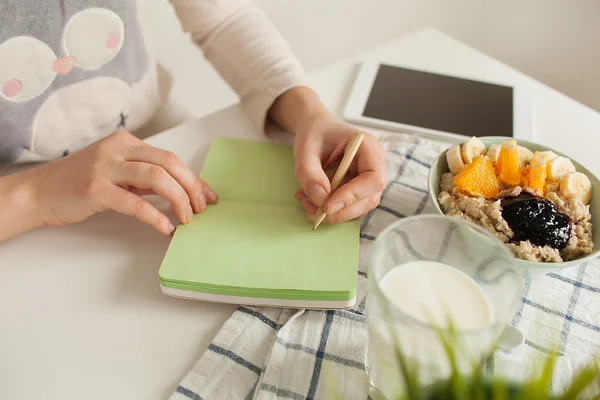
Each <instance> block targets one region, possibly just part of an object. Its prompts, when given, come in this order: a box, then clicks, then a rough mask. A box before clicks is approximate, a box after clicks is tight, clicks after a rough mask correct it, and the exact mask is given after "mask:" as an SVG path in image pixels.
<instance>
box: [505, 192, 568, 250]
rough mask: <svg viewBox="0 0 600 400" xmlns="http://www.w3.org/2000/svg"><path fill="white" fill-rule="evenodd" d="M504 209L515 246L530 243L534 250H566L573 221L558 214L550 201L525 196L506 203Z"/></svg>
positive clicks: (566, 216) (509, 199)
mask: <svg viewBox="0 0 600 400" xmlns="http://www.w3.org/2000/svg"><path fill="white" fill-rule="evenodd" d="M502 209H503V210H502V217H503V218H504V220H505V221H506V222H507V223H508V226H510V229H512V231H513V232H514V234H515V236H514V238H513V241H515V242H520V241H522V240H529V241H530V242H531V243H532V244H533V245H535V246H546V245H547V246H550V247H552V248H554V249H563V248H564V247H565V246H566V245H567V243H568V242H569V238H570V237H571V229H572V227H573V221H571V218H569V216H568V215H566V214H562V213H559V212H558V211H557V210H556V207H555V206H554V204H552V202H550V201H549V200H546V199H543V198H539V197H535V196H532V195H530V194H523V195H520V196H517V197H508V198H505V199H503V201H502Z"/></svg>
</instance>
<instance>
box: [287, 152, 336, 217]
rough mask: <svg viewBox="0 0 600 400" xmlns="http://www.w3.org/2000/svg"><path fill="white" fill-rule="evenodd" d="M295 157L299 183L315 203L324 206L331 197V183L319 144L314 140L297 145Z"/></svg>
mask: <svg viewBox="0 0 600 400" xmlns="http://www.w3.org/2000/svg"><path fill="white" fill-rule="evenodd" d="M319 142H320V141H319ZM294 157H295V159H296V166H295V174H296V179H297V180H298V183H300V186H301V187H302V190H303V191H304V193H306V194H307V196H308V197H309V198H310V199H311V200H312V202H313V203H314V204H317V205H319V206H322V205H323V204H324V203H325V201H327V198H328V197H329V193H330V191H331V183H330V182H329V179H327V175H326V174H325V171H323V165H322V163H321V159H320V148H319V144H317V141H312V142H305V143H304V144H302V145H299V146H297V147H295V148H294Z"/></svg>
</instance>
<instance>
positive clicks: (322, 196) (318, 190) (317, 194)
mask: <svg viewBox="0 0 600 400" xmlns="http://www.w3.org/2000/svg"><path fill="white" fill-rule="evenodd" d="M307 194H308V197H310V199H311V200H312V202H313V203H315V204H316V205H323V203H325V201H327V191H326V190H325V189H324V188H323V186H321V185H319V184H318V183H313V184H311V185H310V186H309V187H308V193H307Z"/></svg>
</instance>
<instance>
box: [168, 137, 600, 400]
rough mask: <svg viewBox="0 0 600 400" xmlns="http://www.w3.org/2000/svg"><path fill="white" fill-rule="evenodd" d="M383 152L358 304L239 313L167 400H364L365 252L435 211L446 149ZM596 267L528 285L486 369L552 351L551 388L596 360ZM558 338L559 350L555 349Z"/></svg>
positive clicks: (365, 230) (527, 361) (526, 362)
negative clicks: (398, 226) (436, 172)
mask: <svg viewBox="0 0 600 400" xmlns="http://www.w3.org/2000/svg"><path fill="white" fill-rule="evenodd" d="M380 140H381V142H382V143H383V144H384V146H385V147H386V149H387V153H388V161H387V174H388V179H389V184H388V186H387V187H386V189H385V191H384V193H383V197H382V201H381V205H380V206H379V207H377V209H375V210H373V211H372V212H370V213H369V214H368V215H367V216H365V217H364V218H363V220H362V224H361V243H360V264H359V271H358V297H357V304H356V306H355V307H354V308H353V309H351V310H347V311H309V310H291V309H284V310H282V309H272V308H255V307H240V308H239V309H238V310H237V311H236V312H235V313H234V314H233V316H232V317H231V318H230V319H229V320H228V321H227V322H226V323H225V325H224V326H223V328H222V329H221V331H220V332H219V334H218V335H217V336H216V338H215V339H214V341H213V342H212V343H211V344H210V346H209V348H208V350H207V351H206V352H205V354H204V355H203V356H202V357H201V359H200V360H199V361H198V362H197V364H196V365H195V366H194V368H193V370H192V371H190V372H189V373H188V375H187V376H186V377H185V378H184V379H183V380H182V382H181V383H180V385H179V387H178V388H177V390H176V392H175V393H173V395H172V397H171V399H172V400H189V399H192V400H201V399H207V400H208V399H228V400H229V399H261V400H262V399H279V398H282V399H298V400H300V399H307V400H312V399H326V398H331V397H332V392H331V391H330V390H331V389H332V388H337V389H338V390H339V391H340V393H339V394H340V395H341V398H343V399H367V398H368V395H367V391H368V381H367V377H366V373H365V365H364V358H365V349H366V345H367V332H366V325H365V322H366V317H365V313H364V312H365V298H366V283H367V273H366V271H367V257H368V250H369V246H370V245H371V243H372V241H373V240H374V238H375V237H376V236H377V235H378V234H379V232H381V231H382V230H383V229H384V228H385V227H387V226H388V225H390V224H391V223H393V222H394V221H396V220H397V219H398V218H403V217H404V216H408V215H414V214H420V213H427V212H433V209H432V208H431V206H430V203H429V195H428V193H427V189H426V183H427V173H428V170H429V167H430V164H431V163H432V162H433V160H434V159H435V157H436V156H437V155H438V154H439V153H440V152H442V151H443V150H444V149H445V148H446V147H447V145H444V144H441V143H439V142H433V141H428V140H424V139H418V138H415V137H412V136H408V135H401V134H392V135H390V134H388V135H382V136H380ZM599 267H600V262H599V261H598V260H594V262H590V263H587V264H586V265H581V266H579V267H575V268H569V269H565V270H562V271H560V272H559V273H552V274H549V275H544V276H541V277H536V278H535V279H533V280H532V279H529V278H527V279H526V287H525V291H524V293H523V298H522V302H521V304H520V305H519V307H518V309H517V311H516V313H515V315H514V318H513V320H512V323H513V325H515V326H517V327H519V328H520V329H521V330H522V331H523V333H524V334H525V337H526V339H527V340H526V342H525V344H524V345H522V346H520V347H518V348H516V349H514V350H512V351H510V352H505V351H500V350H498V351H497V352H496V353H495V354H494V356H493V357H491V358H490V359H489V360H488V362H487V364H486V370H487V372H489V373H496V374H502V375H503V376H507V377H509V378H514V379H519V378H522V377H523V376H524V375H523V374H524V372H526V371H528V370H529V369H530V368H531V367H532V366H533V365H534V364H535V363H536V362H537V361H538V360H539V356H540V355H543V356H547V355H548V354H549V353H551V352H552V351H553V350H555V349H558V352H559V353H560V355H561V357H559V366H558V368H557V376H556V378H557V379H556V384H557V385H560V384H561V382H564V380H565V379H567V378H568V377H569V376H571V372H573V370H574V369H576V368H577V367H578V366H580V365H582V364H583V363H584V362H586V361H589V357H590V356H591V354H593V353H595V354H600V310H599V306H600V268H599ZM557 341H558V343H557Z"/></svg>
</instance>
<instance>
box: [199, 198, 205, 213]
mask: <svg viewBox="0 0 600 400" xmlns="http://www.w3.org/2000/svg"><path fill="white" fill-rule="evenodd" d="M204 210H206V198H204V195H203V194H201V195H200V212H204Z"/></svg>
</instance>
